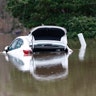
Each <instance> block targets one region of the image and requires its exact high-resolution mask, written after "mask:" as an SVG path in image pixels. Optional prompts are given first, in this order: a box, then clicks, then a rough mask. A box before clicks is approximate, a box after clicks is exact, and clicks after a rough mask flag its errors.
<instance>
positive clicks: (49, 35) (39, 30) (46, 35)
mask: <svg viewBox="0 0 96 96" xmlns="http://www.w3.org/2000/svg"><path fill="white" fill-rule="evenodd" d="M5 51H6V52H7V53H9V54H14V53H15V54H16V55H18V54H20V53H21V54H24V55H28V54H30V53H32V52H40V51H65V52H68V51H72V50H71V49H70V48H69V47H68V46H67V31H66V29H65V28H62V27H59V26H38V27H35V28H33V29H32V30H31V32H30V34H28V35H27V36H19V37H17V38H16V39H15V40H13V42H12V43H11V44H10V45H9V46H7V47H5Z"/></svg>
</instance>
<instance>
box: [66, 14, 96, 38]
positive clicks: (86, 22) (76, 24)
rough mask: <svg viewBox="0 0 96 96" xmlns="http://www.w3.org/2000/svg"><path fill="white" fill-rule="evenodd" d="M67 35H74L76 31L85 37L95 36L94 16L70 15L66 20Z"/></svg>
mask: <svg viewBox="0 0 96 96" xmlns="http://www.w3.org/2000/svg"><path fill="white" fill-rule="evenodd" d="M66 25H67V26H66V27H67V29H68V32H69V34H68V35H69V37H70V38H73V37H76V36H77V34H78V33H83V34H84V35H85V37H87V38H94V37H95V36H96V18H95V17H86V16H79V17H72V18H71V19H70V20H68V22H66Z"/></svg>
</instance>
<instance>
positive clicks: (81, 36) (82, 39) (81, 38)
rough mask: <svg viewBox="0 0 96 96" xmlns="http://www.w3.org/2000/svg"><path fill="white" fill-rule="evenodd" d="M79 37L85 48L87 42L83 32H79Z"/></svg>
mask: <svg viewBox="0 0 96 96" xmlns="http://www.w3.org/2000/svg"><path fill="white" fill-rule="evenodd" d="M78 38H79V41H80V44H81V47H83V48H85V47H86V42H85V39H84V36H83V34H82V33H79V34H78Z"/></svg>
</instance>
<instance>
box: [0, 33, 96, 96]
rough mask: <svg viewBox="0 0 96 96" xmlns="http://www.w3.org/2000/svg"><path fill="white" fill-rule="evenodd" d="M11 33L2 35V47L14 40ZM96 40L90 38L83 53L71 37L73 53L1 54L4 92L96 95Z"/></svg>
mask: <svg viewBox="0 0 96 96" xmlns="http://www.w3.org/2000/svg"><path fill="white" fill-rule="evenodd" d="M9 37H10V36H9V35H8V36H3V35H2V36H1V37H0V38H2V41H3V42H1V41H0V51H2V50H3V49H4V47H5V46H6V45H8V44H10V42H11V41H12V40H13V38H11V37H10V39H9ZM5 38H6V39H7V40H5ZM95 42H96V41H93V40H87V47H86V49H85V52H84V50H83V53H82V52H81V51H80V44H79V42H77V43H76V42H75V43H74V42H72V41H69V46H70V48H72V49H73V53H72V54H65V53H63V52H61V53H40V54H38V53H37V54H33V55H31V56H27V57H25V56H24V57H22V58H21V57H14V56H8V57H6V55H3V54H0V96H96V49H95V48H96V43H95ZM77 45H78V46H77ZM80 53H82V54H83V55H80Z"/></svg>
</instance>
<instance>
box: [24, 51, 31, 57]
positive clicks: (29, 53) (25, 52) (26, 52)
mask: <svg viewBox="0 0 96 96" xmlns="http://www.w3.org/2000/svg"><path fill="white" fill-rule="evenodd" d="M23 53H24V55H25V56H28V55H31V54H32V51H31V50H23Z"/></svg>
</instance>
